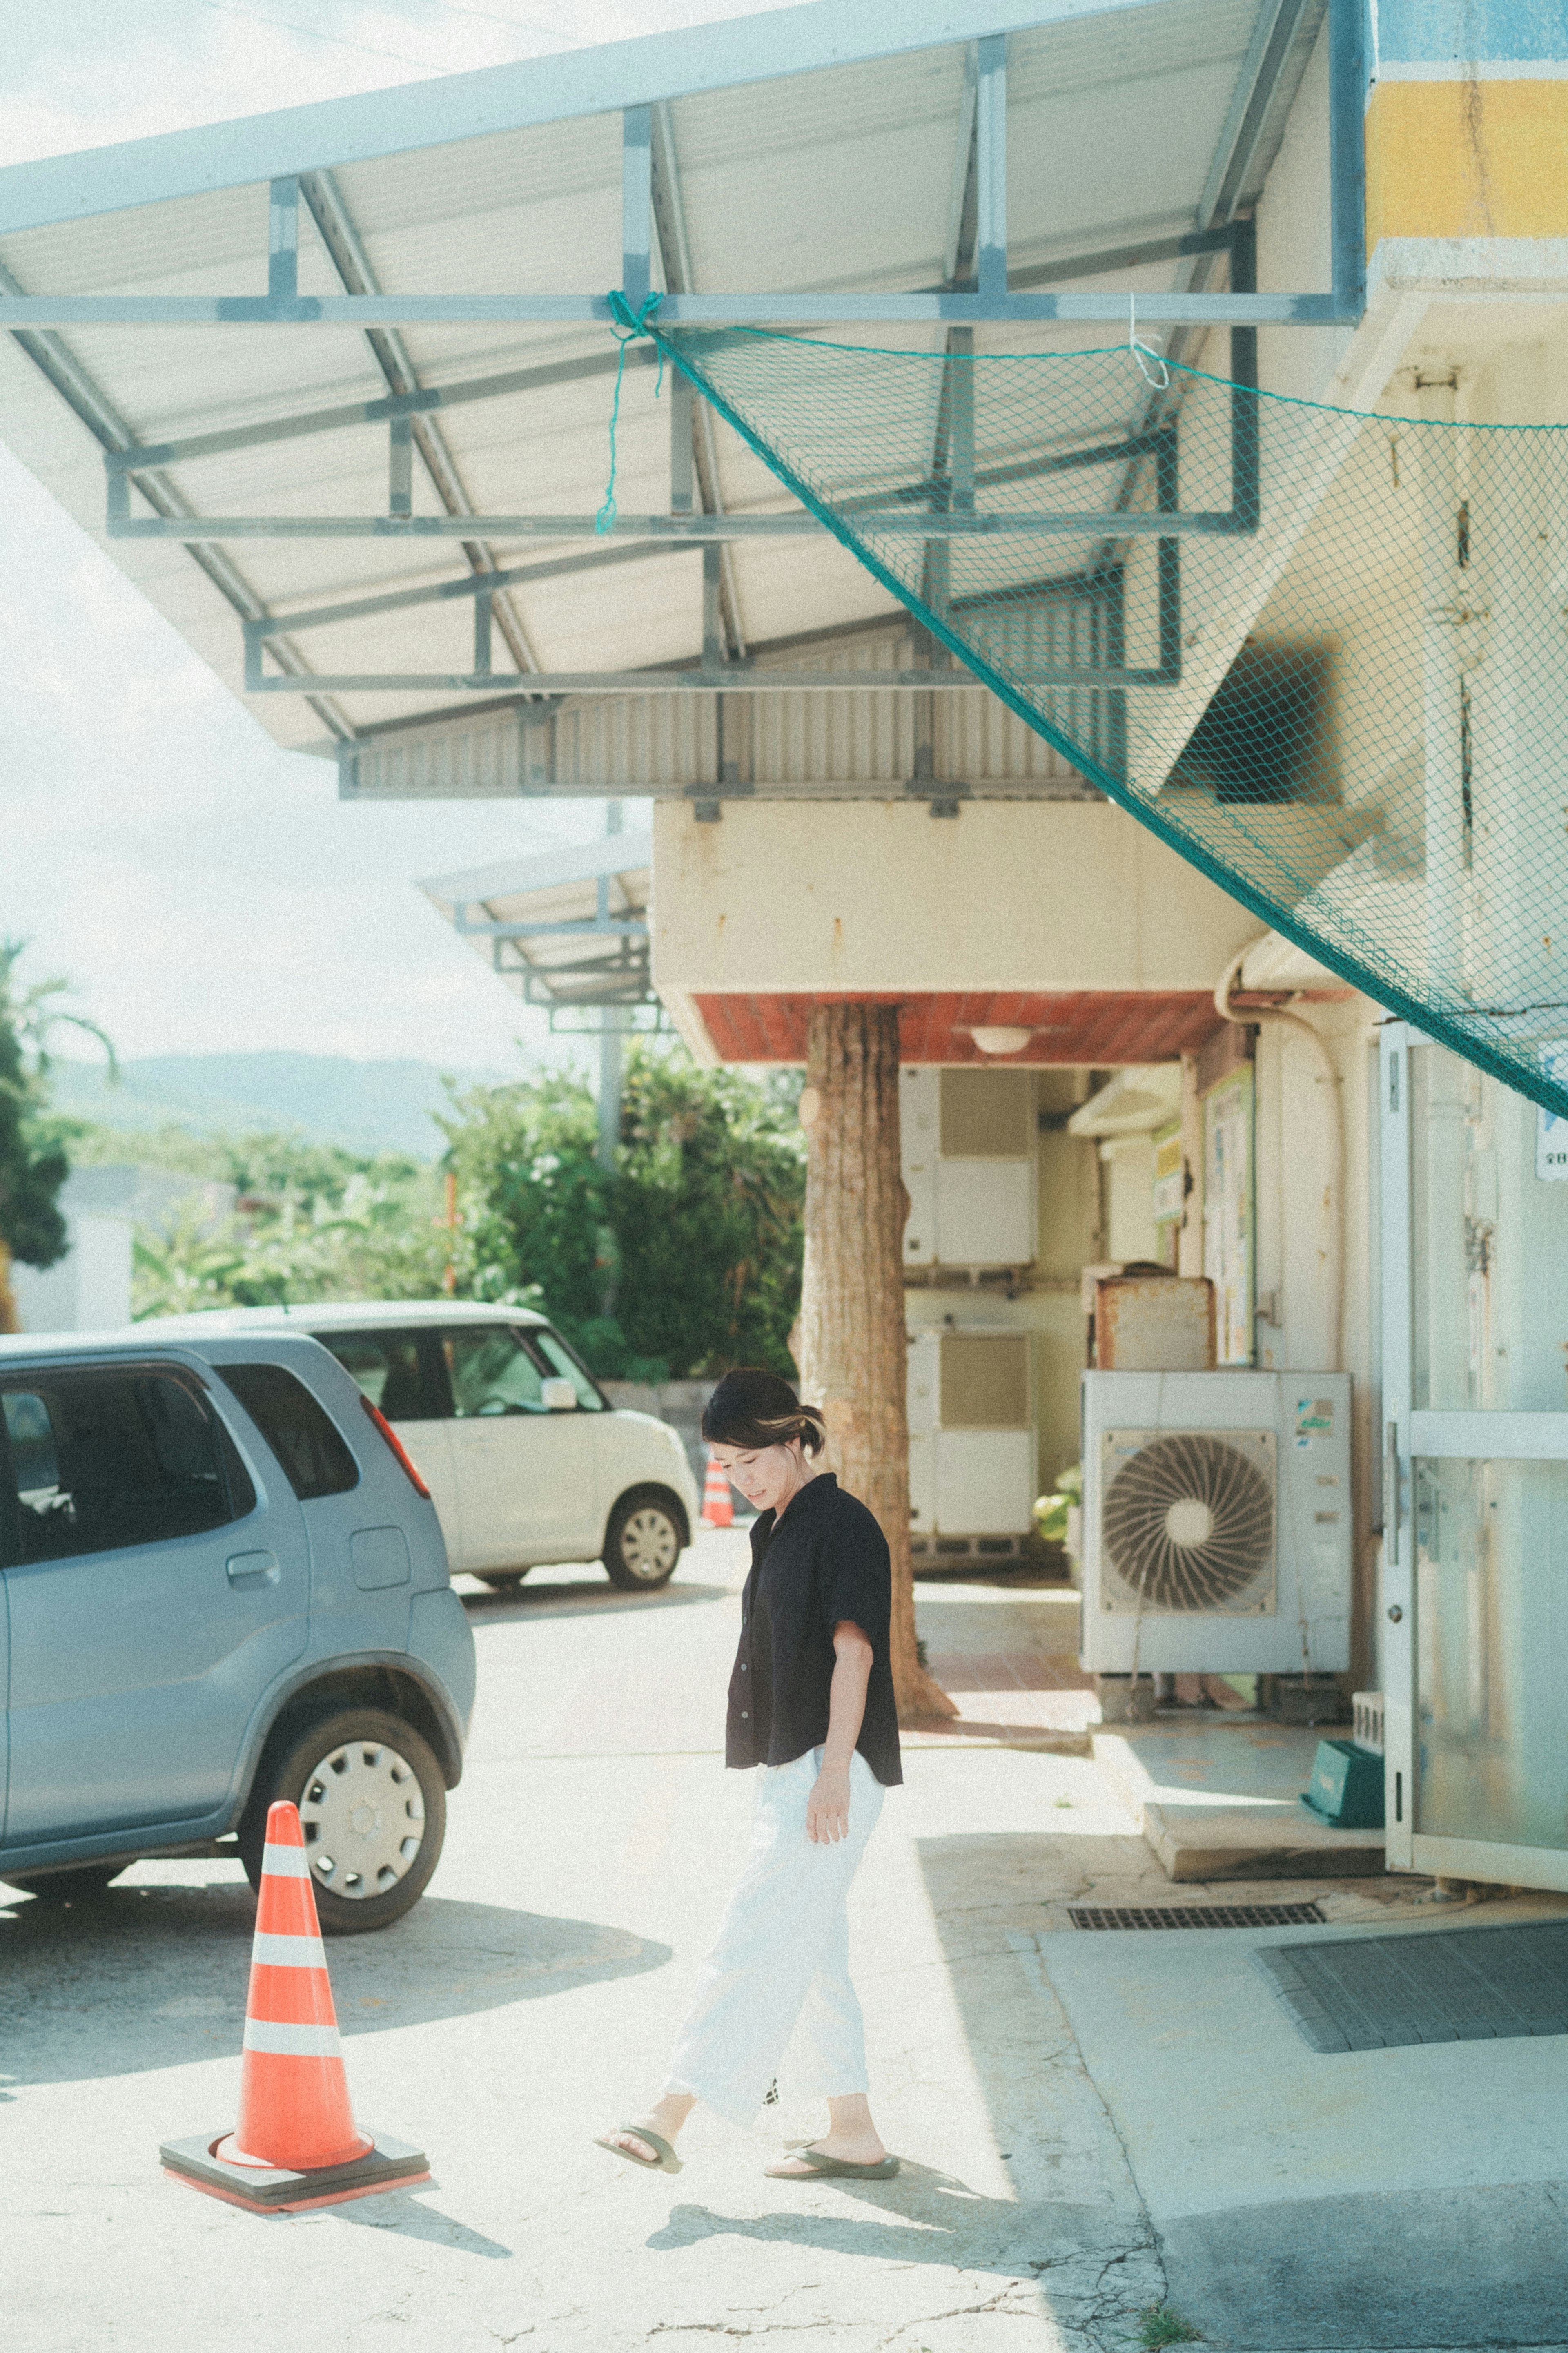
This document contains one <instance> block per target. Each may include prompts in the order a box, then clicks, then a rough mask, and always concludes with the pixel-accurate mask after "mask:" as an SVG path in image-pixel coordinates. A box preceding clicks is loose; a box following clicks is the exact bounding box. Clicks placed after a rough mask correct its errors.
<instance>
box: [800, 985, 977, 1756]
mask: <svg viewBox="0 0 1568 2353" xmlns="http://www.w3.org/2000/svg"><path fill="white" fill-rule="evenodd" d="M800 1117H801V1124H802V1125H803V1126H804V1127H805V1131H806V1137H807V1146H808V1148H807V1157H806V1180H805V1275H804V1279H803V1282H802V1291H801V1308H800V1324H799V1331H800V1369H801V1393H802V1395H803V1396H804V1397H805V1399H806V1400H807V1401H808V1403H810V1404H812V1405H818V1406H820V1407H821V1408H822V1410H823V1413H824V1414H825V1416H826V1421H827V1430H828V1446H827V1460H828V1463H829V1465H830V1467H831V1468H832V1469H833V1470H834V1471H836V1472H837V1474H838V1476H839V1478H840V1480H841V1481H842V1482H843V1484H844V1486H845V1487H846V1488H847V1490H848V1492H849V1493H850V1494H852V1495H858V1497H859V1498H860V1500H861V1502H862V1503H863V1504H867V1505H868V1506H869V1508H870V1509H871V1510H872V1511H873V1512H874V1513H875V1514H876V1515H877V1518H878V1520H879V1523H880V1525H881V1528H882V1533H883V1535H885V1536H886V1537H887V1539H888V1549H889V1552H890V1553H891V1555H892V1559H893V1622H892V1659H893V1687H894V1690H895V1692H896V1693H897V1694H898V1702H899V1721H900V1724H911V1723H914V1722H916V1721H918V1720H919V1718H920V1717H921V1716H931V1715H942V1716H950V1715H957V1714H958V1710H957V1708H956V1707H955V1706H954V1705H953V1703H952V1700H950V1699H949V1698H948V1696H947V1694H946V1693H945V1692H943V1691H942V1690H941V1689H940V1688H939V1686H938V1685H937V1684H936V1683H933V1682H932V1680H931V1676H930V1675H928V1674H927V1672H926V1671H925V1669H924V1668H923V1667H922V1666H921V1663H920V1661H919V1658H918V1656H917V1654H916V1651H915V1596H914V1579H913V1576H912V1573H911V1570H910V1433H909V1420H908V1415H907V1411H906V1389H905V1381H906V1369H905V1366H906V1351H907V1345H908V1344H907V1342H906V1339H905V1334H904V1267H903V1235H904V1221H905V1219H907V1218H908V1216H909V1213H910V1198H909V1195H908V1193H907V1192H906V1191H905V1190H904V1180H903V1173H902V1169H901V1166H900V1155H899V1009H898V1008H897V1006H896V1005H862V1004H856V1003H853V1002H849V1001H845V1000H839V1001H837V1002H834V1003H831V1004H826V1005H817V1006H814V1007H813V1008H812V1014H811V1030H810V1042H809V1046H808V1049H807V1057H806V1073H805V1091H804V1092H803V1093H802V1095H801V1099H800Z"/></svg>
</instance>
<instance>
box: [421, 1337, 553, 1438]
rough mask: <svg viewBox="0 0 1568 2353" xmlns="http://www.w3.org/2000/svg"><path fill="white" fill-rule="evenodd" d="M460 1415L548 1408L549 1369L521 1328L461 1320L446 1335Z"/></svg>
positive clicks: (444, 1344) (444, 1343) (443, 1339)
mask: <svg viewBox="0 0 1568 2353" xmlns="http://www.w3.org/2000/svg"><path fill="white" fill-rule="evenodd" d="M441 1354H442V1356H444V1357H445V1359H446V1364H447V1377H448V1378H449V1379H450V1381H451V1384H452V1410H453V1412H454V1414H456V1415H457V1417H458V1419H459V1420H460V1421H467V1420H468V1419H471V1418H473V1417H474V1416H476V1415H479V1414H485V1415H490V1414H502V1413H543V1412H545V1411H546V1410H547V1408H546V1406H545V1403H544V1374H543V1373H542V1371H541V1369H540V1366H539V1365H538V1364H537V1363H536V1362H535V1360H534V1358H533V1357H532V1356H531V1355H530V1353H529V1351H528V1350H527V1348H525V1347H524V1346H523V1345H522V1342H521V1339H520V1338H519V1336H518V1335H517V1334H516V1333H515V1332H512V1331H510V1330H509V1329H508V1327H507V1326H506V1325H505V1324H458V1325H457V1326H456V1328H455V1329H452V1330H449V1331H446V1332H443V1333H442V1335H441Z"/></svg>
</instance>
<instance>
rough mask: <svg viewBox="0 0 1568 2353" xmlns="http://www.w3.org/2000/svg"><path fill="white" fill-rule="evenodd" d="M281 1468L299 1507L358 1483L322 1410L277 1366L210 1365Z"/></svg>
mask: <svg viewBox="0 0 1568 2353" xmlns="http://www.w3.org/2000/svg"><path fill="white" fill-rule="evenodd" d="M213 1370H214V1371H215V1372H216V1374H217V1376H218V1378H219V1379H220V1380H221V1381H222V1382H223V1383H224V1385H225V1387H226V1388H231V1389H232V1390H233V1391H234V1394H235V1396H236V1397H237V1398H238V1399H239V1401H240V1404H241V1405H242V1406H243V1407H244V1408H245V1410H246V1412H247V1414H248V1415H249V1416H250V1419H251V1420H252V1421H253V1422H254V1423H255V1424H256V1427H257V1429H258V1430H259V1431H260V1432H261V1435H262V1437H263V1438H264V1439H265V1440H267V1443H268V1446H270V1448H271V1449H272V1451H273V1453H274V1454H276V1456H277V1457H278V1460H279V1462H280V1463H281V1464H282V1466H283V1472H284V1476H285V1477H286V1478H287V1480H288V1482H289V1485H290V1487H292V1488H293V1490H294V1493H296V1495H298V1496H299V1498H300V1502H301V1503H302V1504H309V1503H311V1502H313V1501H314V1500H315V1499H316V1497H318V1496H320V1495H343V1494H346V1493H348V1491H349V1489H350V1488H351V1487H357V1486H358V1485H359V1464H358V1463H357V1462H356V1461H354V1459H353V1455H352V1454H351V1453H350V1452H349V1450H348V1447H347V1445H346V1444H345V1442H344V1440H343V1437H342V1432H341V1431H340V1430H339V1429H338V1426H337V1424H336V1422H335V1421H333V1419H332V1418H331V1414H329V1413H328V1411H327V1409H326V1408H325V1407H324V1406H323V1405H321V1403H319V1401H318V1400H317V1399H316V1398H313V1397H312V1396H311V1395H310V1390H309V1389H308V1388H306V1387H305V1384H304V1382H303V1381H302V1380H300V1379H299V1378H298V1377H297V1376H296V1375H295V1374H293V1373H290V1372H289V1371H288V1370H286V1368H285V1367H284V1366H282V1365H215V1366H214V1367H213Z"/></svg>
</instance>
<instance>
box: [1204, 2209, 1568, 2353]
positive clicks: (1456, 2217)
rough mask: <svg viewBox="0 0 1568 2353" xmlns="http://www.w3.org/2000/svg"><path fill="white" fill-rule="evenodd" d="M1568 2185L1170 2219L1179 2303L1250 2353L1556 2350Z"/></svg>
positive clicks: (1207, 2330)
mask: <svg viewBox="0 0 1568 2353" xmlns="http://www.w3.org/2000/svg"><path fill="white" fill-rule="evenodd" d="M1565 2220H1568V2183H1564V2182H1552V2181H1533V2182H1518V2183H1510V2184H1505V2185H1502V2186H1500V2187H1498V2188H1496V2189H1425V2190H1404V2191H1399V2190H1390V2191H1384V2192H1383V2193H1382V2194H1378V2193H1376V2192H1362V2193H1360V2194H1358V2195H1357V2196H1355V2197H1350V2198H1301V2199H1289V2200H1274V2201H1271V2202H1270V2203H1268V2204H1267V2205H1258V2206H1240V2207H1229V2208H1226V2209H1222V2210H1221V2211H1219V2212H1218V2213H1214V2214H1199V2215H1193V2216H1188V2217H1184V2218H1182V2219H1178V2220H1176V2221H1172V2222H1169V2223H1167V2224H1166V2226H1165V2229H1164V2230H1163V2232H1162V2233H1161V2252H1162V2253H1163V2257H1164V2263H1165V2276H1166V2280H1167V2282H1168V2294H1169V2297H1170V2301H1171V2304H1172V2305H1173V2306H1174V2308H1175V2309H1176V2311H1178V2312H1179V2313H1181V2315H1182V2316H1183V2317H1184V2319H1186V2320H1189V2321H1191V2322H1192V2323H1193V2325H1194V2327H1197V2328H1198V2329H1200V2330H1201V2331H1202V2333H1203V2335H1204V2336H1205V2337H1206V2338H1207V2339H1208V2340H1209V2342H1210V2343H1211V2344H1215V2345H1225V2344H1230V2345H1245V2346H1247V2348H1250V2353H1295V2348H1300V2353H1306V2348H1311V2353H1321V2348H1342V2353H1377V2348H1395V2347H1405V2346H1411V2345H1419V2346H1422V2347H1423V2348H1425V2347H1436V2346H1442V2345H1454V2346H1466V2347H1469V2346H1476V2345H1510V2346H1519V2345H1553V2346H1555V2345H1558V2344H1560V2343H1561V2342H1562V2341H1563V2332H1564V2327H1565V2315H1568V2295H1565V2292H1564V2289H1563V2262H1562V2253H1561V2250H1562V2245H1563V2223H1564V2221H1565Z"/></svg>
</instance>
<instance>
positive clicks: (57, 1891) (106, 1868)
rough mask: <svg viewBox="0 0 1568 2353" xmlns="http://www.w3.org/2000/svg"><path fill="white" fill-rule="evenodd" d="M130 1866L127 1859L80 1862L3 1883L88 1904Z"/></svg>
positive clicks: (26, 1891)
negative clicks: (72, 1865) (32, 1876)
mask: <svg viewBox="0 0 1568 2353" xmlns="http://www.w3.org/2000/svg"><path fill="white" fill-rule="evenodd" d="M130 1868H131V1865H130V1864H129V1863H128V1862H84V1863H81V1864H79V1866H78V1868H77V1869H76V1870H75V1871H40V1872H39V1873H38V1875H37V1878H36V1879H33V1878H26V1879H7V1880H6V1882H5V1884H6V1886H7V1887H15V1888H16V1889H18V1890H19V1891H20V1893H21V1894H24V1895H39V1896H42V1897H44V1899H45V1900H46V1901H47V1902H48V1903H50V1904H90V1903H91V1902H92V1900H93V1898H94V1897H95V1896H98V1895H101V1894H103V1891H104V1889H105V1888H106V1887H108V1886H109V1885H110V1883H111V1882H112V1881H113V1880H116V1879H118V1878H119V1876H120V1874H121V1872H122V1871H129V1870H130Z"/></svg>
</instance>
